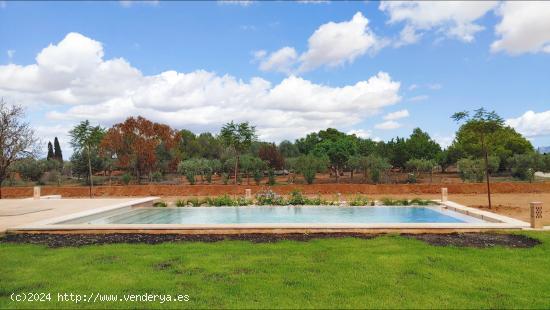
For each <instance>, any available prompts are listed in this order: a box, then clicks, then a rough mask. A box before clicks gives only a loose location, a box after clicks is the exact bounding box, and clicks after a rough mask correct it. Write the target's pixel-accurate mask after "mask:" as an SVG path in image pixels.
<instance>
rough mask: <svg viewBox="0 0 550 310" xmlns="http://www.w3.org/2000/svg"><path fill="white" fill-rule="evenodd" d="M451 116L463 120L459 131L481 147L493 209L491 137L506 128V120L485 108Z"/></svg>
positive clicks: (457, 120)
mask: <svg viewBox="0 0 550 310" xmlns="http://www.w3.org/2000/svg"><path fill="white" fill-rule="evenodd" d="M451 118H452V119H454V120H455V121H456V122H462V121H463V122H464V123H463V124H462V125H461V126H460V129H459V132H463V134H465V135H467V136H469V137H471V139H472V140H473V141H475V142H477V144H478V145H479V147H480V151H481V157H482V158H483V161H484V169H485V176H486V180H487V200H488V201H489V209H491V208H492V204H491V182H490V177H489V175H490V167H489V151H490V139H491V138H492V137H493V136H494V135H495V134H496V133H498V132H499V131H501V130H503V129H504V128H505V125H504V120H503V119H502V118H501V117H500V116H499V115H498V114H497V113H496V112H495V111H491V112H488V111H486V110H485V109H484V108H480V109H477V110H475V111H473V114H471V113H470V112H467V111H463V112H457V113H455V114H453V115H452V116H451Z"/></svg>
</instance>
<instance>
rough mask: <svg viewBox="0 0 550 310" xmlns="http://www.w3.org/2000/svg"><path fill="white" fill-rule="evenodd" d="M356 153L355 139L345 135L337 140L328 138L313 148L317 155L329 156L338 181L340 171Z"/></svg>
mask: <svg viewBox="0 0 550 310" xmlns="http://www.w3.org/2000/svg"><path fill="white" fill-rule="evenodd" d="M356 153H357V145H356V143H355V140H354V139H351V138H349V137H347V136H345V135H344V136H338V137H336V140H333V139H326V140H324V141H323V142H321V143H319V144H317V146H315V149H313V154H315V155H317V156H322V155H326V156H327V157H328V158H329V160H330V164H331V168H332V170H333V171H334V173H335V176H336V183H338V182H339V181H340V173H341V171H342V169H343V168H344V167H345V165H346V163H347V161H348V160H349V158H350V157H351V156H352V155H355V154H356Z"/></svg>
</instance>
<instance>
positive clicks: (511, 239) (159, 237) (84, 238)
mask: <svg viewBox="0 0 550 310" xmlns="http://www.w3.org/2000/svg"><path fill="white" fill-rule="evenodd" d="M378 236H380V235H378V234H370V235H369V234H357V233H315V234H239V235H186V234H140V233H136V234H128V233H126V234H12V235H7V236H6V237H5V238H4V239H0V242H13V243H32V244H45V245H47V246H49V247H52V248H57V247H66V246H76V247H78V246H84V245H92V244H112V243H147V244H157V243H162V242H174V241H176V242H182V241H183V242H184V241H192V242H193V241H201V242H218V241H223V240H246V241H251V242H254V243H266V242H278V241H282V240H295V241H302V242H307V241H309V240H312V239H320V238H346V237H353V238H361V239H372V238H376V237H378ZM402 236H404V237H406V238H413V239H418V240H421V241H424V242H426V243H428V244H431V245H436V246H450V245H451V246H460V247H475V248H487V247H493V246H497V245H499V246H506V247H512V248H531V247H534V246H536V245H538V244H540V241H538V240H536V239H533V238H530V237H527V236H523V235H515V234H494V233H463V234H458V233H452V234H420V235H418V234H403V235H402Z"/></svg>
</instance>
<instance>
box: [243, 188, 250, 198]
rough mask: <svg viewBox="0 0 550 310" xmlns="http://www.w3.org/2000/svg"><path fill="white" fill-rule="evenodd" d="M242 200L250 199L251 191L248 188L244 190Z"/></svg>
mask: <svg viewBox="0 0 550 310" xmlns="http://www.w3.org/2000/svg"><path fill="white" fill-rule="evenodd" d="M244 198H246V199H252V190H251V189H250V188H247V189H245V190H244Z"/></svg>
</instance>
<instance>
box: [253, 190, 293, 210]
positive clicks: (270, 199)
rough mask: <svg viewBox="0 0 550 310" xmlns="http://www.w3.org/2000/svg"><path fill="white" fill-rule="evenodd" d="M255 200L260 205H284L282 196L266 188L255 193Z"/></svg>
mask: <svg viewBox="0 0 550 310" xmlns="http://www.w3.org/2000/svg"><path fill="white" fill-rule="evenodd" d="M256 202H257V203H258V205H260V206H265V205H273V206H282V205H286V201H285V200H284V198H283V197H281V196H279V195H277V193H275V192H274V191H272V190H270V189H268V190H264V191H260V192H258V193H257V194H256Z"/></svg>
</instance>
